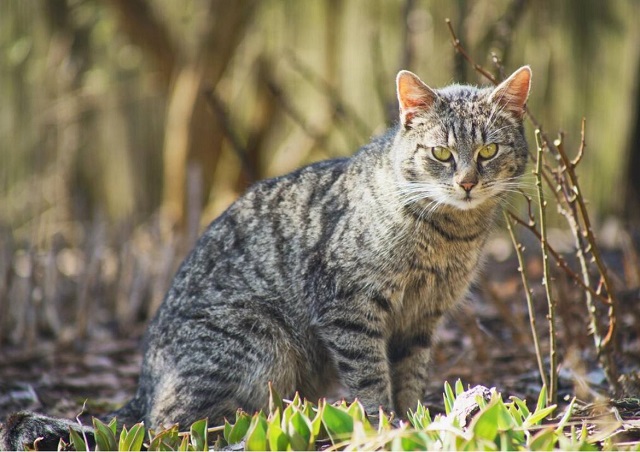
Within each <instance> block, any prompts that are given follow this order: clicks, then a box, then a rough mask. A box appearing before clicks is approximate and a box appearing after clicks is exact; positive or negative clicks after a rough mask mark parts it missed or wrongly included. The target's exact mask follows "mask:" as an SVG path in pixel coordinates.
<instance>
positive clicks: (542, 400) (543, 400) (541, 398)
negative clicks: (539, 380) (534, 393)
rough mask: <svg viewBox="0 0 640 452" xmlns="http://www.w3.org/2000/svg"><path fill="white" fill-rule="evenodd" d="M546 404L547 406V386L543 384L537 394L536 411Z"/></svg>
mask: <svg viewBox="0 0 640 452" xmlns="http://www.w3.org/2000/svg"><path fill="white" fill-rule="evenodd" d="M546 406H547V387H546V386H545V385H542V389H540V394H539V395H538V403H537V404H536V411H540V410H541V409H543V408H545V407H546Z"/></svg>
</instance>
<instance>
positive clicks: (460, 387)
mask: <svg viewBox="0 0 640 452" xmlns="http://www.w3.org/2000/svg"><path fill="white" fill-rule="evenodd" d="M463 392H464V386H463V385H462V380H460V379H459V378H458V379H457V380H456V397H458V396H459V395H460V394H462V393H463Z"/></svg>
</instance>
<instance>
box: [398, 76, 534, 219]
mask: <svg viewBox="0 0 640 452" xmlns="http://www.w3.org/2000/svg"><path fill="white" fill-rule="evenodd" d="M530 82H531V70H530V68H529V67H528V66H524V67H522V68H520V69H518V70H517V71H516V72H514V73H513V74H512V75H511V76H510V77H509V78H508V79H506V80H505V81H504V82H502V83H501V84H500V85H499V86H497V87H495V88H476V87H473V86H461V85H452V86H448V87H446V88H443V89H437V90H436V89H431V88H429V87H428V86H427V85H425V84H424V83H423V82H422V81H421V80H420V79H419V78H418V77H417V76H416V75H414V74H412V73H411V72H408V71H401V72H400V73H399V74H398V77H397V89H398V101H399V104H400V129H399V131H398V134H397V136H396V139H395V142H394V149H393V158H394V165H395V170H396V176H397V178H398V181H399V186H400V190H401V193H402V194H403V198H404V199H405V201H406V202H407V203H420V204H424V208H425V209H434V210H435V209H436V208H437V206H439V205H443V204H445V205H449V206H454V207H456V208H458V209H463V210H467V209H473V208H475V207H478V206H479V205H481V204H483V203H484V202H486V201H488V200H496V199H497V198H498V197H499V196H500V194H503V193H506V192H508V191H513V190H514V188H515V187H516V186H517V185H516V184H517V179H518V178H519V176H521V175H522V174H523V172H524V168H525V165H526V163H527V155H528V152H527V143H526V140H525V137H524V128H523V126H522V121H523V116H524V108H525V102H526V101H527V96H528V95H529V87H530Z"/></svg>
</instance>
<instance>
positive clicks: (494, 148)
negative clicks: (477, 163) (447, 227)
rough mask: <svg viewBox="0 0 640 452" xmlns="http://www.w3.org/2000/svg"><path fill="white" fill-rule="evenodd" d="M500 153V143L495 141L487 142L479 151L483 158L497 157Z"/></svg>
mask: <svg viewBox="0 0 640 452" xmlns="http://www.w3.org/2000/svg"><path fill="white" fill-rule="evenodd" d="M497 153H498V145H497V144H495V143H490V144H485V145H484V146H482V147H481V148H480V150H479V151H478V156H479V157H480V158H481V159H484V160H489V159H490V158H493V157H495V155H496V154H497Z"/></svg>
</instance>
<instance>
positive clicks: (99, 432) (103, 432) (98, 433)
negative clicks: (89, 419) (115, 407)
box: [93, 417, 118, 450]
mask: <svg viewBox="0 0 640 452" xmlns="http://www.w3.org/2000/svg"><path fill="white" fill-rule="evenodd" d="M114 420H115V419H114ZM114 420H111V422H110V423H109V425H107V424H105V423H104V422H102V421H101V420H100V419H97V418H95V417H94V418H93V429H94V430H95V433H94V437H95V439H96V449H97V450H116V449H117V448H118V442H117V441H116V434H115V428H113V429H112V427H111V425H112V424H113V427H115V426H116V424H115V422H114Z"/></svg>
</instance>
